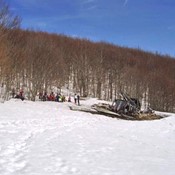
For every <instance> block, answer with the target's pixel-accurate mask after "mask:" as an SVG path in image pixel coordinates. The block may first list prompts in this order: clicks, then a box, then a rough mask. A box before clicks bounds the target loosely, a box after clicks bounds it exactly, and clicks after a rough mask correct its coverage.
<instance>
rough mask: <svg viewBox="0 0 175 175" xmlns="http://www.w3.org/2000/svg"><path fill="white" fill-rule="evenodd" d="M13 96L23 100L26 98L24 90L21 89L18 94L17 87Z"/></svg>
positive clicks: (13, 91)
mask: <svg viewBox="0 0 175 175" xmlns="http://www.w3.org/2000/svg"><path fill="white" fill-rule="evenodd" d="M12 98H20V99H21V100H22V101H23V100H24V99H25V98H24V91H23V90H22V89H21V90H20V91H19V93H18V94H16V93H15V89H12Z"/></svg>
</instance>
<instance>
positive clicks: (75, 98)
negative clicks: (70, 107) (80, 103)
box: [74, 94, 77, 104]
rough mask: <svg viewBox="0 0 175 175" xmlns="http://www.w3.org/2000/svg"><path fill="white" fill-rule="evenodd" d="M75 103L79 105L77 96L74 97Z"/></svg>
mask: <svg viewBox="0 0 175 175" xmlns="http://www.w3.org/2000/svg"><path fill="white" fill-rule="evenodd" d="M74 102H75V104H77V94H75V95H74Z"/></svg>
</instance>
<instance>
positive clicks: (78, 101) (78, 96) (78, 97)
mask: <svg viewBox="0 0 175 175" xmlns="http://www.w3.org/2000/svg"><path fill="white" fill-rule="evenodd" d="M77 103H78V105H79V106H80V95H79V94H78V95H77Z"/></svg>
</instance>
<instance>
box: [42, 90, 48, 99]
mask: <svg viewBox="0 0 175 175" xmlns="http://www.w3.org/2000/svg"><path fill="white" fill-rule="evenodd" d="M42 100H43V101H46V100H47V92H44V94H43V97H42Z"/></svg>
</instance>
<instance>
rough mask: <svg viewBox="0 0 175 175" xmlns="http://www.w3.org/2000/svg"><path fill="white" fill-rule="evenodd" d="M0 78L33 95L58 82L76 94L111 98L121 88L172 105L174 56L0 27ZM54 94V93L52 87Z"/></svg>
mask: <svg viewBox="0 0 175 175" xmlns="http://www.w3.org/2000/svg"><path fill="white" fill-rule="evenodd" d="M0 32H1V33H2V35H0V37H1V36H3V37H2V38H1V39H2V42H1V43H0V63H1V64H0V70H1V71H0V83H1V87H2V88H4V93H5V94H1V96H3V97H4V98H5V99H6V100H7V99H9V97H10V93H11V91H12V90H14V91H15V92H16V93H19V91H20V89H23V90H24V91H25V92H26V96H28V99H30V100H33V101H34V100H35V98H36V95H37V94H38V93H39V92H44V91H47V92H48V93H50V92H51V91H53V87H56V88H57V90H56V91H57V92H59V91H61V89H62V88H63V87H64V88H66V89H67V90H69V89H71V90H72V89H73V91H74V92H78V93H80V95H81V96H91V97H97V98H99V99H105V100H113V99H114V98H116V97H118V93H120V92H125V93H127V94H129V96H132V97H136V98H138V99H139V100H140V101H141V100H142V99H145V102H146V103H148V104H150V106H151V107H152V108H153V109H155V110H161V111H169V112H173V111H174V110H175V106H174V105H175V104H174V101H175V91H174V89H175V59H173V58H171V57H169V56H163V55H159V54H158V53H149V52H145V51H142V50H140V49H131V48H124V47H120V46H116V45H113V44H109V43H104V42H98V43H94V42H91V41H89V40H87V39H79V38H71V37H68V36H64V35H56V34H48V33H44V32H37V31H27V30H26V31H23V30H20V29H13V30H12V29H11V30H3V31H0ZM55 93H56V92H55Z"/></svg>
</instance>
